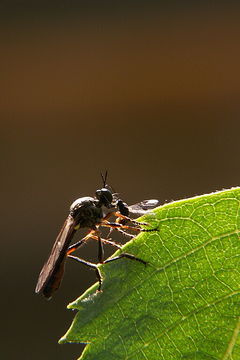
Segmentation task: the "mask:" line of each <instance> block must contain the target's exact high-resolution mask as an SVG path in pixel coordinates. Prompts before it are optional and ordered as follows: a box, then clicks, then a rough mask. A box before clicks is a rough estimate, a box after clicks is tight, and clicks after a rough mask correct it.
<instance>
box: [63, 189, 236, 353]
mask: <svg viewBox="0 0 240 360" xmlns="http://www.w3.org/2000/svg"><path fill="white" fill-rule="evenodd" d="M239 206H240V188H234V189H231V190H226V191H222V192H217V193H213V194H209V195H204V196H198V197H195V198H191V199H187V200H182V201H177V202H172V203H170V204H166V205H164V206H162V207H159V208H158V209H156V210H155V211H154V212H153V213H152V214H150V215H147V216H145V217H144V221H147V222H148V223H149V225H150V227H154V228H155V227H156V226H157V227H158V229H159V231H156V232H150V233H141V234H140V235H138V236H137V237H136V238H135V239H134V240H132V241H130V242H128V243H127V244H126V245H125V246H124V251H126V252H128V253H131V254H134V255H136V256H138V257H140V258H141V259H144V260H146V261H147V262H148V265H147V266H146V267H145V266H144V265H143V264H141V263H138V262H135V261H130V260H128V259H121V260H118V261H115V262H112V263H109V264H106V265H103V266H99V268H100V270H101V272H102V274H103V276H104V282H103V292H101V293H96V292H95V291H96V289H97V285H96V284H95V285H94V286H93V287H91V288H90V289H89V290H87V291H86V293H85V294H83V295H82V296H81V297H80V298H79V299H78V300H76V301H75V302H74V303H72V304H70V306H69V307H70V308H71V309H77V310H79V312H78V314H77V315H76V318H75V320H74V322H73V324H72V326H71V328H70V329H69V331H68V332H67V334H66V335H65V336H64V337H63V338H62V339H61V340H60V341H61V343H64V342H78V343H79V342H82V343H90V344H89V345H87V346H86V348H85V350H84V352H83V354H82V357H81V359H84V360H96V359H98V360H104V359H107V360H111V359H114V360H118V359H119V360H122V359H125V360H127V359H134V360H142V359H143V360H179V359H181V360H183V359H186V360H220V359H221V360H235V359H236V360H239V359H240V336H239V330H240V318H239V316H240V292H239V290H240V272H239V271H240V241H239V227H240V216H239V215H240V212H239ZM117 253H118V252H117Z"/></svg>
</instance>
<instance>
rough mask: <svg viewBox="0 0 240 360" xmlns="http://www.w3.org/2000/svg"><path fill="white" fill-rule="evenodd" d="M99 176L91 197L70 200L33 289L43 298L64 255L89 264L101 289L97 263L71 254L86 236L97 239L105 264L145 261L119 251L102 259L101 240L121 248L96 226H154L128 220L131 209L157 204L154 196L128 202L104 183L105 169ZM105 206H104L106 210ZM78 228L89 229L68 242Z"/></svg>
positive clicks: (58, 277) (57, 277)
mask: <svg viewBox="0 0 240 360" xmlns="http://www.w3.org/2000/svg"><path fill="white" fill-rule="evenodd" d="M101 176H102V180H103V188H102V189H100V190H97V191H96V195H95V197H82V198H79V199H77V200H75V201H74V202H73V203H72V205H71V207H70V213H69V215H68V217H67V219H66V220H65V222H64V224H63V227H62V229H61V230H60V232H59V234H58V236H57V239H56V241H55V243H54V245H53V247H52V250H51V253H50V255H49V258H48V260H47V261H46V263H45V264H44V266H43V268H42V270H41V272H40V275H39V278H38V282H37V286H36V289H35V292H36V293H40V292H41V293H43V295H44V296H45V297H46V298H51V296H52V294H53V292H54V291H56V290H57V289H58V288H59V286H60V284H61V281H62V278H63V274H64V267H65V262H66V259H67V257H69V258H72V259H73V260H76V261H78V262H80V263H82V264H84V265H86V266H88V267H90V268H93V269H94V270H95V272H96V277H97V280H98V282H99V287H98V290H100V289H101V285H102V277H101V274H100V271H99V269H98V266H97V264H94V263H91V262H88V261H85V260H83V259H80V258H79V257H76V256H73V255H71V254H72V253H73V252H74V251H75V250H77V249H78V248H79V247H80V246H81V245H83V244H84V243H85V242H86V241H87V240H88V239H90V238H92V239H94V240H97V242H98V262H99V263H101V264H103V263H104V264H106V263H108V262H110V261H114V260H117V259H120V258H123V257H125V258H128V259H131V260H136V261H139V262H141V263H143V264H146V262H145V261H144V260H142V259H139V258H137V257H135V256H134V255H131V254H128V253H121V254H120V255H118V256H116V257H113V258H110V259H107V260H105V261H104V258H103V257H104V253H103V243H107V244H110V245H112V246H115V247H117V248H118V249H121V245H118V244H116V243H114V242H113V241H111V240H110V239H102V238H101V236H100V233H99V226H105V227H109V228H110V229H116V230H119V231H126V230H135V231H138V232H139V231H153V230H156V229H142V228H141V227H140V225H142V223H139V222H137V221H134V220H132V219H131V218H130V217H129V214H130V212H134V211H135V213H138V214H143V213H145V212H146V211H149V209H153V208H155V207H156V206H157V205H158V200H146V201H143V202H142V203H139V204H136V205H133V206H128V205H127V204H126V203H124V202H123V201H122V200H120V199H117V197H116V195H115V194H113V191H112V189H111V188H110V187H109V186H108V185H107V184H106V179H107V172H106V174H105V176H103V175H102V174H101ZM151 202H152V203H151ZM106 210H108V212H107V213H106ZM112 215H114V216H116V217H117V221H115V222H110V221H108V219H109V218H110V217H111V216H112ZM129 221H132V223H133V225H134V226H129V225H126V224H127V222H129ZM79 228H88V229H89V232H88V234H87V235H86V236H85V237H84V238H83V239H81V240H80V241H78V242H77V243H75V244H72V245H70V243H71V241H72V239H73V236H74V234H75V233H76V231H77V230H78V229H79Z"/></svg>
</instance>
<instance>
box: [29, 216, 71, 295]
mask: <svg viewBox="0 0 240 360" xmlns="http://www.w3.org/2000/svg"><path fill="white" fill-rule="evenodd" d="M75 226H76V221H75V220H74V219H73V217H72V216H71V215H69V216H68V217H67V219H66V220H65V222H64V224H63V227H62V229H61V230H60V232H59V234H58V236H57V239H56V241H55V243H54V245H53V247H52V250H51V253H50V255H49V258H48V260H47V261H46V263H45V264H44V266H43V268H42V270H41V272H40V275H39V278H38V282H37V286H36V289H35V292H36V293H39V292H41V291H43V292H44V288H45V286H47V284H48V283H50V282H51V278H52V277H54V273H55V272H56V270H58V268H59V267H60V266H61V265H62V262H63V260H64V258H65V256H66V252H67V249H68V247H69V244H70V242H71V240H72V238H73V235H74V233H75V231H76V230H75V229H74V228H75Z"/></svg>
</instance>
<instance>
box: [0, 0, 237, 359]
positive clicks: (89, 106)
mask: <svg viewBox="0 0 240 360" xmlns="http://www.w3.org/2000/svg"><path fill="white" fill-rule="evenodd" d="M113 3H114V4H113ZM113 3H104V2H93V1H89V2H87V4H85V3H84V2H78V5H76V4H74V2H60V3H59V2H56V3H51V5H50V6H49V5H46V6H45V5H44V3H42V2H41V5H38V2H34V4H31V3H30V2H29V3H27V2H21V1H16V2H11V5H10V4H9V2H4V1H2V2H1V4H0V20H1V21H0V28H1V32H0V38H1V56H0V69H1V94H0V116H1V135H0V136H1V142H0V146H1V158H2V166H1V168H2V173H1V181H2V185H1V188H2V190H3V191H2V196H1V198H2V200H1V203H2V220H3V221H2V227H1V228H2V236H1V238H2V241H1V254H2V256H1V258H2V260H1V264H2V270H1V275H2V279H1V288H2V293H1V300H2V304H1V309H2V316H1V323H2V326H1V329H2V330H1V332H2V333H1V342H2V344H1V355H3V356H2V358H4V359H16V358H18V359H36V360H40V359H58V360H61V359H76V358H77V357H78V355H79V354H80V350H81V345H61V346H60V345H58V344H57V340H58V339H59V338H60V337H61V336H62V335H63V334H64V333H65V331H66V330H67V328H68V326H69V325H70V322H71V320H72V318H73V315H74V314H73V313H72V312H70V311H69V310H66V305H67V303H68V302H70V301H72V300H73V299H75V298H76V297H77V296H78V295H80V294H81V293H82V292H83V291H84V290H85V289H86V288H87V287H88V286H89V285H91V284H92V283H93V282H94V281H95V276H94V272H91V271H90V270H88V269H85V268H83V267H81V265H79V264H75V263H71V262H70V261H69V262H68V264H67V272H66V274H65V275H66V276H65V278H64V282H63V284H62V287H61V289H60V290H59V292H58V293H57V294H56V295H55V297H54V298H53V299H52V300H51V301H50V302H47V301H45V300H44V299H43V298H42V297H41V296H36V295H35V294H34V287H35V284H36V280H37V277H38V273H39V271H40V269H41V267H42V265H43V262H44V261H45V260H46V257H47V255H48V253H49V251H50V248H51V246H52V244H53V242H54V240H55V237H56V234H57V232H58V230H59V228H60V226H61V225H62V223H63V221H64V219H65V217H66V215H67V213H68V208H69V205H70V204H71V202H72V201H73V200H74V199H76V198H77V197H81V196H85V195H89V196H91V195H93V194H94V192H95V190H96V189H97V188H99V187H100V186H101V179H100V175H99V174H100V171H101V170H102V171H104V170H105V169H108V171H109V183H110V184H111V185H113V187H114V188H115V189H116V190H117V191H118V192H120V193H121V196H122V197H123V198H124V199H125V200H126V201H127V202H128V203H129V204H130V203H134V202H138V201H140V200H142V199H148V198H159V199H160V200H161V202H162V203H164V202H165V201H171V200H177V199H181V198H183V197H190V196H194V195H199V194H202V193H208V192H212V191H215V190H221V189H223V188H229V187H232V186H237V185H239V175H240V169H239V160H238V157H239V114H240V107H239V95H240V85H239V84H240V81H239V73H240V71H239V63H240V51H239V38H240V26H239V6H238V5H237V2H236V3H235V2H218V5H216V3H214V2H211V1H210V2H207V4H205V3H204V2H203V3H201V6H196V4H194V5H193V4H192V3H191V2H189V3H188V2H186V3H182V2H181V4H180V3H179V2H176V3H175V2H172V3H171V5H165V6H163V5H162V6H161V5H157V4H159V2H156V3H155V2H154V1H148V2H131V3H128V5H124V4H120V3H118V2H113ZM130 4H131V5H130ZM78 238H79V237H78ZM94 245H95V244H89V246H86V247H85V248H84V249H83V250H82V254H81V255H82V257H85V258H88V259H91V260H95V257H96V250H95V246H94Z"/></svg>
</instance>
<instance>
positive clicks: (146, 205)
mask: <svg viewBox="0 0 240 360" xmlns="http://www.w3.org/2000/svg"><path fill="white" fill-rule="evenodd" d="M159 204H160V201H159V200H155V199H151V200H143V201H141V202H139V203H137V204H134V205H131V206H128V210H129V212H130V214H134V215H138V216H141V215H144V214H146V213H149V212H150V211H151V210H153V209H155V208H156V207H157V206H158V205H159Z"/></svg>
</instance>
